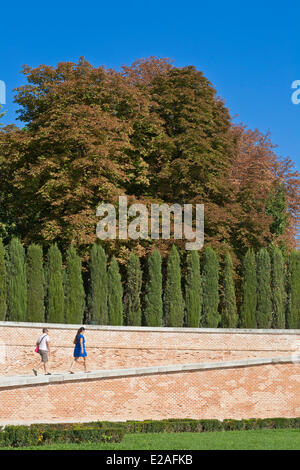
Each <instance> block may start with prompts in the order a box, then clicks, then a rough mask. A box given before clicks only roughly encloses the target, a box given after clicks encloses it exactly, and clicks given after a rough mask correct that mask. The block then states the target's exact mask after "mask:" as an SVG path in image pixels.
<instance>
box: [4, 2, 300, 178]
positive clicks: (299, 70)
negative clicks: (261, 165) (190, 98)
mask: <svg viewBox="0 0 300 470" xmlns="http://www.w3.org/2000/svg"><path fill="white" fill-rule="evenodd" d="M280 3H281V6H280V5H279V2H277V3H275V2H271V1H268V0H267V1H264V2H262V1H257V0H254V1H252V2H247V3H246V2H243V3H242V2H240V1H239V2H237V1H230V0H228V1H227V2H225V1H224V0H223V1H215V2H207V1H205V2H204V1H201V0H198V1H189V0H186V1H180V2H179V1H177V0H173V1H169V0H164V1H160V2H158V1H157V0H152V1H151V2H141V1H128V2H127V3H126V2H120V1H119V0H115V1H114V2H105V3H104V2H102V1H101V0H98V1H89V0H87V1H86V2H80V3H79V2H78V3H77V2H75V1H72V2H70V1H68V0H64V1H59V2H58V1H57V0H54V1H51V2H47V3H45V2H44V3H43V2H40V1H30V0H29V1H27V2H24V1H22V2H20V1H14V2H11V3H10V2H6V3H5V5H3V4H2V5H1V6H0V19H1V44H0V52H1V63H0V80H3V81H5V83H6V86H7V104H6V106H5V109H6V110H7V114H6V116H5V118H3V119H2V122H3V123H4V124H7V123H11V122H14V121H15V117H16V116H15V111H16V109H17V108H16V105H15V104H13V88H14V87H16V86H19V85H21V84H23V83H25V80H24V77H23V76H22V75H21V74H20V70H21V67H22V65H23V64H28V65H30V66H33V67H35V66H38V65H40V64H49V65H56V64H57V62H59V61H77V60H78V58H79V57H80V56H84V57H85V58H86V59H87V60H89V61H90V62H91V63H92V64H93V65H95V66H97V65H106V66H107V67H113V68H119V67H120V66H121V65H122V64H130V63H131V62H133V61H134V60H136V59H138V58H141V57H148V56H151V55H153V56H159V57H169V58H171V59H172V60H174V64H175V65H176V66H179V67H181V66H185V65H195V66H196V67H197V68H198V69H199V70H201V71H203V72H204V74H205V76H206V77H207V78H208V79H209V80H210V81H211V82H212V83H213V85H214V86H215V88H216V89H217V92H218V95H219V96H221V97H222V98H223V99H224V100H225V102H226V105H227V106H228V108H229V110H230V113H231V115H232V116H236V118H235V121H236V122H243V123H245V124H246V125H247V126H248V127H249V128H252V129H254V128H258V129H259V130H261V131H263V132H266V131H270V132H271V136H272V141H273V143H275V144H277V145H278V149H277V153H278V154H279V155H281V156H284V157H285V156H289V157H290V158H291V159H292V160H294V161H295V163H296V167H297V169H298V170H299V171H300V138H299V123H300V104H299V105H293V104H292V101H291V95H292V92H293V90H292V89H291V84H292V82H293V81H294V80H300V61H299V55H300V35H299V29H300V28H299V26H300V21H299V17H300V16H299V13H300V6H299V5H297V3H294V4H288V3H285V2H280Z"/></svg>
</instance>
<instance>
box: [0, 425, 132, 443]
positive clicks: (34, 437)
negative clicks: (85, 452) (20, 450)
mask: <svg viewBox="0 0 300 470" xmlns="http://www.w3.org/2000/svg"><path fill="white" fill-rule="evenodd" d="M124 434H125V429H124V428H122V427H116V426H115V427H113V428H108V427H105V428H102V427H96V426H89V425H84V426H81V425H73V426H71V427H67V428H64V427H61V426H58V427H52V426H48V425H42V426H39V425H38V426H36V425H34V426H5V428H4V429H3V430H2V431H0V447H28V446H38V445H45V444H53V443H57V442H61V443H78V444H79V443H81V442H121V440H122V439H123V437H124Z"/></svg>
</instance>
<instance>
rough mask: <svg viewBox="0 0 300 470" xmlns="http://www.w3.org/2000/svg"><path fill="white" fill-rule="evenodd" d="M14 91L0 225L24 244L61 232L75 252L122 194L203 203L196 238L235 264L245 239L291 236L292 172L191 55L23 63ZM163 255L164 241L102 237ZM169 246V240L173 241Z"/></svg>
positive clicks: (61, 240)
mask: <svg viewBox="0 0 300 470" xmlns="http://www.w3.org/2000/svg"><path fill="white" fill-rule="evenodd" d="M23 73H24V75H25V76H26V77H27V81H28V83H27V84H26V85H25V86H22V87H19V88H17V90H16V97H15V101H16V102H17V103H18V104H19V106H20V110H19V118H20V120H21V122H22V123H23V125H24V127H23V128H17V127H16V126H7V127H5V128H2V130H1V132H0V170H1V171H0V188H1V189H0V236H2V237H3V239H4V240H5V241H6V242H8V241H9V240H10V239H11V238H12V237H13V236H18V237H20V238H21V240H22V241H23V242H24V243H25V244H26V245H29V244H30V243H39V244H41V245H43V246H44V247H45V248H48V247H49V246H50V245H51V244H52V243H57V244H58V246H59V247H60V248H61V249H62V250H63V251H65V250H66V248H67V247H68V246H69V244H70V243H73V244H74V246H76V248H77V249H78V252H79V253H80V254H81V255H86V254H87V253H88V251H89V247H90V246H91V244H92V243H93V242H94V241H95V239H96V231H95V227H96V223H97V221H98V219H97V217H96V207H97V206H98V205H99V203H101V202H110V203H117V201H118V197H119V195H123V194H126V195H127V196H128V197H129V200H130V202H137V201H139V202H143V203H149V204H150V203H151V202H166V203H172V204H173V203H176V202H178V203H180V204H184V203H204V204H205V237H206V238H205V241H206V243H208V244H210V245H211V246H212V247H213V248H214V249H215V250H216V251H217V252H218V253H220V254H225V253H226V252H227V251H228V250H230V251H231V253H232V255H233V260H234V263H235V264H236V263H238V262H239V261H238V260H241V259H242V257H243V256H244V255H245V253H246V251H247V249H248V248H250V247H252V248H254V249H255V250H257V249H259V248H262V247H266V246H268V245H269V244H270V243H273V244H275V245H277V246H280V247H281V248H284V249H286V250H288V251H290V250H291V249H292V248H295V247H296V238H295V236H296V232H297V221H298V216H299V207H300V193H299V183H300V180H299V175H298V173H297V172H296V171H295V169H294V167H293V163H292V162H291V161H290V160H288V159H286V160H280V159H279V157H278V156H277V155H276V153H275V150H274V146H273V144H272V143H271V141H270V137H269V136H268V135H267V136H265V135H262V134H261V133H260V132H259V131H257V130H255V131H250V130H248V129H246V128H245V127H243V126H242V125H241V126H234V125H233V124H232V121H231V117H230V115H229V112H228V110H227V108H226V107H225V105H224V103H223V101H222V100H221V99H220V98H218V97H217V95H216V91H215V89H214V87H213V86H212V84H211V83H210V82H209V81H208V80H207V79H206V78H205V77H204V76H203V74H202V73H201V72H200V71H198V70H196V69H195V67H193V66H187V67H183V68H178V67H174V66H173V65H172V64H171V63H170V62H169V61H168V60H167V59H158V58H153V57H150V58H148V59H142V60H139V61H137V62H135V63H134V64H132V65H131V66H124V67H122V69H121V70H120V71H116V70H111V69H106V68H105V67H93V66H92V65H91V64H90V63H88V62H87V61H86V60H84V59H83V58H81V59H80V60H79V62H78V63H71V62H62V63H59V64H58V65H57V67H56V68H55V67H50V66H46V65H41V66H39V67H37V68H35V69H32V68H30V67H28V66H26V67H24V69H23ZM154 244H155V245H156V247H157V248H158V249H159V250H160V252H161V254H162V255H163V256H165V255H166V253H167V252H168V250H169V247H170V241H166V240H156V241H141V240H138V241H132V240H128V241H122V242H121V241H119V240H114V241H109V242H106V243H105V249H106V251H107V253H108V254H109V255H111V254H113V255H115V256H116V257H117V259H118V260H119V261H121V263H122V262H125V261H126V260H127V259H128V258H129V254H130V252H131V251H135V253H136V254H137V255H139V256H143V255H146V254H148V253H150V252H151V251H152V249H153V245H154ZM176 244H177V246H178V248H179V249H180V248H181V242H180V241H176Z"/></svg>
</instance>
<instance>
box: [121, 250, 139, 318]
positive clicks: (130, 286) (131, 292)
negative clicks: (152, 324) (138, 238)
mask: <svg viewBox="0 0 300 470" xmlns="http://www.w3.org/2000/svg"><path fill="white" fill-rule="evenodd" d="M141 287H142V271H141V266H140V260H139V258H138V256H137V255H135V254H133V253H131V255H130V256H129V260H128V265H127V284H126V296H125V316H126V323H127V325H130V326H140V325H141V323H142V310H141Z"/></svg>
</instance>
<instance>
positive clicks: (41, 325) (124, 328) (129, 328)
mask: <svg viewBox="0 0 300 470" xmlns="http://www.w3.org/2000/svg"><path fill="white" fill-rule="evenodd" d="M81 326H82V325H69V324H68V325H65V324H62V323H29V322H10V321H0V329H1V327H19V328H38V329H42V328H49V329H59V330H77V329H78V328H80V327H81ZM83 326H84V327H85V328H86V329H87V330H100V331H119V332H125V331H129V332H130V331H132V332H137V331H138V332H144V333H149V332H154V333H196V334H199V333H200V334H201V333H220V334H232V333H236V334H252V335H264V334H270V335H300V330H275V329H265V330H264V329H258V328H257V329H254V328H253V329H247V328H184V327H182V328H170V327H151V326H111V325H83Z"/></svg>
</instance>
